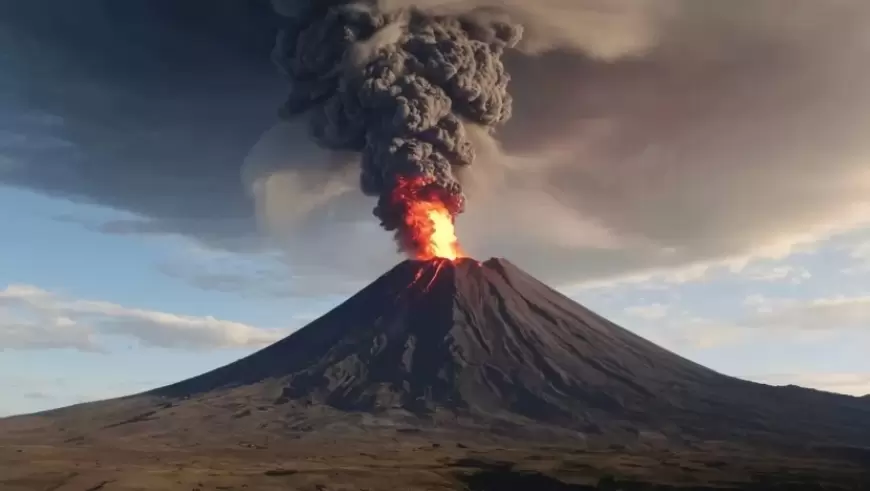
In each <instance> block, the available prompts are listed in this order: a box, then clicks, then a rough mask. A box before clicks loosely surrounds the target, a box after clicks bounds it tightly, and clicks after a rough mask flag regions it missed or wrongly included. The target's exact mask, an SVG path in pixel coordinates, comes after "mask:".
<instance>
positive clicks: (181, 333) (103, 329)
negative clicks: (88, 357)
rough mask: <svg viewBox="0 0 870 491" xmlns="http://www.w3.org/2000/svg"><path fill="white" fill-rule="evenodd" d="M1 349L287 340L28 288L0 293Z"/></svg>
mask: <svg viewBox="0 0 870 491" xmlns="http://www.w3.org/2000/svg"><path fill="white" fill-rule="evenodd" d="M0 308H2V311H0V347H3V348H6V349H49V348H71V349H77V350H82V351H100V350H102V349H104V348H103V347H102V345H101V343H100V342H99V340H100V338H101V337H103V336H107V335H122V336H129V337H132V338H134V339H136V340H137V341H138V342H139V343H141V344H143V345H146V346H153V347H161V348H174V349H186V350H212V349H221V348H235V347H259V346H264V345H267V344H269V343H272V342H274V341H276V340H278V339H280V338H281V337H283V336H285V335H286V334H287V331H286V330H284V329H263V328H259V327H255V326H251V325H248V324H244V323H240V322H234V321H229V320H221V319H216V318H214V317H211V316H189V315H179V314H172V313H167V312H160V311H154V310H145V309H137V308H131V307H125V306H122V305H118V304H114V303H110V302H104V301H98V300H85V299H75V298H67V297H64V296H62V295H58V294H56V293H52V292H49V291H46V290H43V289H40V288H38V287H35V286H31V285H9V286H7V287H6V288H5V289H3V290H0Z"/></svg>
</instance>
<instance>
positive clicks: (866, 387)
mask: <svg viewBox="0 0 870 491" xmlns="http://www.w3.org/2000/svg"><path fill="white" fill-rule="evenodd" d="M749 378H750V379H752V380H756V381H758V382H764V383H767V384H771V385H789V384H792V385H799V386H801V387H810V388H813V389H819V390H825V391H828V392H839V393H841V394H850V395H854V396H863V395H868V394H870V373H791V374H771V375H760V376H755V377H749Z"/></svg>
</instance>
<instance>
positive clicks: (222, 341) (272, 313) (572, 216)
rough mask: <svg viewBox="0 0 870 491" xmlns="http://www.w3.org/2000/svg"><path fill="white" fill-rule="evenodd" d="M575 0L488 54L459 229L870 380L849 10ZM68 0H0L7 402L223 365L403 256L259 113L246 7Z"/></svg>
mask: <svg viewBox="0 0 870 491" xmlns="http://www.w3.org/2000/svg"><path fill="white" fill-rule="evenodd" d="M556 1H557V0H547V1H546V2H542V3H541V6H542V10H541V11H540V12H534V13H535V14H538V15H537V16H534V17H533V18H534V19H535V21H534V22H543V21H544V20H546V19H548V18H549V17H548V16H547V12H548V11H547V10H546V7H548V6H551V5H555V2H556ZM265 3H266V4H267V3H268V2H265ZM594 3H595V2H592V1H591V0H590V1H588V2H587V1H586V0H584V1H582V2H578V3H577V4H576V5H578V7H576V9H577V10H572V15H576V16H577V20H581V21H586V22H588V23H589V24H590V25H594V26H596V28H595V29H594V33H593V34H594V35H593V34H588V33H587V34H583V35H580V34H577V33H575V32H573V31H571V32H568V31H566V34H565V35H564V36H562V37H560V38H558V40H554V39H544V38H541V39H535V38H534V36H535V33H536V32H550V31H551V30H543V31H542V30H540V29H539V30H537V31H536V30H535V29H530V36H532V37H531V38H530V39H531V40H532V41H539V42H538V43H537V44H536V46H537V48H536V49H544V48H542V47H541V46H551V47H552V49H553V51H546V52H543V53H540V52H537V51H535V52H532V51H529V52H528V53H525V52H523V53H518V54H515V55H514V57H513V58H511V59H510V60H508V61H509V63H508V68H509V69H511V70H512V74H514V80H513V82H512V88H511V90H512V93H513V94H514V97H515V111H514V112H515V114H514V118H513V120H512V122H511V123H509V124H508V125H507V126H506V127H505V128H504V129H503V130H502V131H501V132H500V133H497V134H496V137H495V139H490V138H488V137H486V138H480V139H479V140H477V141H476V143H477V144H478V149H479V152H478V161H477V162H475V164H474V165H473V169H474V171H473V172H472V173H471V174H470V176H469V177H468V181H467V187H468V194H469V204H468V211H467V212H466V213H465V214H464V215H462V216H461V217H460V218H459V221H458V223H457V227H458V231H459V236H460V239H461V240H462V241H463V243H464V244H465V245H466V247H467V249H468V250H469V251H470V252H471V253H472V254H473V255H474V256H475V257H478V258H485V257H489V256H504V257H507V258H508V259H510V260H511V261H512V262H514V263H515V264H517V265H518V266H520V267H521V268H524V269H526V270H528V271H529V272H531V273H532V274H534V275H535V276H536V277H538V278H539V279H541V280H543V281H545V282H547V283H549V284H552V285H554V286H555V287H556V288H557V289H559V290H560V291H561V292H563V293H564V294H566V295H568V296H570V297H571V298H573V299H575V300H577V301H578V302H580V303H582V304H584V305H586V306H587V307H590V308H592V309H593V310H595V311H597V312H599V313H600V314H602V315H604V316H605V317H608V318H610V319H611V320H613V321H615V322H617V323H618V324H620V325H622V326H624V327H626V328H628V329H630V330H632V331H634V332H636V333H638V334H640V335H642V336H644V337H646V338H648V339H650V340H652V341H654V342H656V343H658V344H660V345H662V346H664V347H666V348H668V349H670V350H672V351H674V352H676V353H678V354H680V355H682V356H685V357H687V358H690V359H692V360H694V361H697V362H699V363H701V364H703V365H706V366H708V367H710V368H713V369H715V370H718V371H720V372H723V373H726V374H729V375H735V376H740V377H744V378H748V379H751V380H755V381H760V382H765V383H771V384H799V385H803V386H807V387H814V388H818V389H822V390H829V391H834V392H841V393H846V394H852V395H863V394H868V393H870V360H868V359H867V357H866V355H865V353H866V352H867V350H868V348H870V330H868V326H870V173H868V170H867V169H870V165H867V163H866V162H865V161H866V160H867V158H868V156H870V142H868V141H866V137H865V136H864V135H866V131H867V129H868V128H870V83H868V82H870V62H868V61H867V60H870V57H868V56H867V55H868V54H870V53H867V51H868V50H870V38H868V37H867V36H866V32H870V29H866V27H868V26H870V23H868V20H870V16H868V15H866V14H867V13H868V9H867V7H866V6H862V5H861V2H855V3H850V2H849V1H843V2H840V3H839V4H837V5H839V7H836V8H835V7H828V8H829V10H826V11H825V12H824V13H825V14H826V15H818V14H819V12H818V11H816V10H813V9H816V8H820V7H814V5H815V6H818V5H821V4H819V3H813V2H809V1H808V0H807V1H804V0H800V1H799V2H797V3H798V4H800V5H801V6H803V8H790V9H789V10H788V11H783V10H781V9H780V7H782V6H783V5H785V3H783V2H780V1H779V0H767V1H766V2H761V3H760V5H763V7H750V6H748V4H741V5H742V6H741V5H738V6H736V7H733V9H734V10H733V11H732V10H727V9H720V8H713V7H712V5H713V3H710V4H709V6H710V7H709V8H708V9H706V10H704V9H695V8H694V7H688V6H687V5H688V4H686V3H684V2H681V1H679V0H674V1H673V2H658V3H655V4H653V3H646V2H628V3H625V4H623V3H621V2H615V3H614V4H613V5H617V6H619V7H618V8H615V9H614V10H613V11H612V12H609V13H607V14H606V15H605V14H603V13H602V12H601V11H600V10H596V9H594V8H592V7H594V5H593V4H594ZM786 3H787V2H786ZM505 4H506V5H511V2H505ZM662 4H666V5H668V6H669V7H671V8H670V10H667V12H663V11H660V10H658V9H659V7H658V6H659V5H662ZM65 5H68V4H65V3H64V2H60V1H59V0H38V1H35V2H33V3H32V4H31V3H28V4H27V5H23V3H19V4H12V3H11V2H10V3H8V4H5V3H4V4H2V5H0V43H3V44H4V45H5V46H13V47H14V48H15V49H11V50H5V51H4V52H3V53H0V227H2V238H3V240H2V241H0V389H2V390H3V393H4V397H3V399H2V400H0V415H9V414H18V413H26V412H32V411H38V410H42V409H47V408H52V407H59V406H63V405H68V404H73V403H77V402H82V401H88V400H95V399H102V398H108V397H114V396H119V395H125V394H130V393H135V392H138V391H142V390H146V389H149V388H155V387H158V386H161V385H163V384H167V383H171V382H175V381H177V380H180V379H183V378H186V377H189V376H193V375H196V374H199V373H202V372H204V371H207V370H210V369H212V368H216V367H218V366H221V365H223V364H226V363H228V362H231V361H233V360H235V359H238V358H240V357H242V356H245V355H247V354H249V353H252V352H253V351H255V350H257V349H259V348H261V347H263V346H266V345H268V344H269V343H271V342H274V341H276V340H278V339H281V338H282V337H284V336H286V335H288V334H290V333H292V332H293V330H295V329H297V328H299V327H301V326H303V325H305V324H306V323H307V322H308V321H310V320H312V319H314V318H316V317H317V316H319V315H321V314H323V313H325V312H326V311H328V310H329V309H330V308H332V307H334V306H335V305H337V304H338V303H340V302H341V301H342V300H344V299H346V298H347V297H348V296H349V295H351V294H352V293H353V292H355V291H356V290H357V289H359V288H360V287H362V286H363V285H365V284H367V283H368V282H370V281H372V280H374V279H375V278H376V277H377V276H378V275H380V274H381V273H383V272H385V271H386V270H387V269H388V268H389V267H390V266H391V265H392V264H395V263H396V262H398V261H400V260H401V259H402V258H401V257H400V256H399V255H398V254H397V253H395V252H394V251H395V247H394V245H393V244H392V243H391V240H390V237H389V234H388V233H386V232H384V231H382V230H380V228H379V227H378V223H377V221H376V220H375V219H374V218H373V217H372V216H371V214H370V210H371V208H372V206H373V203H372V199H371V198H368V197H364V196H362V195H361V193H359V191H358V190H357V189H356V184H355V182H356V180H357V179H358V177H357V173H355V171H354V170H355V167H353V166H354V165H355V164H354V162H353V159H352V157H351V158H349V159H348V158H347V156H345V155H342V156H339V157H340V158H336V156H335V155H331V154H329V153H327V152H325V151H324V150H322V149H320V148H318V147H317V146H316V145H314V144H313V143H311V141H310V140H309V139H308V138H306V137H305V135H304V134H303V133H302V132H301V131H300V125H299V122H294V121H290V122H286V121H285V122H279V121H278V119H277V117H276V113H277V107H278V106H279V105H280V104H281V102H282V98H283V97H285V96H286V90H285V86H284V81H283V80H281V78H280V77H279V76H278V75H277V72H276V71H275V69H274V67H273V66H271V64H270V63H269V50H270V49H271V43H272V39H273V38H274V32H272V31H270V29H271V28H272V26H273V20H272V17H271V9H270V8H269V7H268V5H265V6H263V4H262V3H258V2H251V5H259V7H256V8H255V7H250V8H245V9H242V10H243V11H236V10H233V9H241V8H242V7H239V5H242V4H241V3H234V2H211V3H208V2H201V1H199V0H185V1H184V2H179V3H174V4H173V3H172V2H161V1H153V0H152V1H151V2H150V4H149V3H148V2H146V1H144V0H136V1H131V2H129V4H128V6H127V7H125V8H121V9H111V8H108V7H107V3H106V2H105V1H103V0H84V1H82V2H81V3H80V4H77V6H76V9H75V12H74V13H73V14H74V15H73V14H71V13H70V12H69V11H67V10H65V9H68V8H70V7H68V6H65ZM148 5H152V6H148ZM153 5H156V7H154V6H153ZM172 5H175V6H172ZM177 5H181V7H178V6H177ZM206 5H208V7H206ZM587 5H588V6H589V9H588V11H586V10H584V9H585V8H586V6H587ZM651 5H656V7H655V8H653V7H651ZM789 5H791V6H794V5H795V3H790V4H789ZM826 5H833V4H826ZM752 9H757V10H752ZM45 12H49V14H45ZM191 12H194V13H197V14H199V15H197V16H193V17H192V16H191V15H189V14H190V13H191ZM46 15H48V17H46ZM601 15H605V17H603V18H599V17H598V16H601ZM46 18H49V19H52V20H53V22H46V21H45V19H46ZM191 19H195V20H191ZM46 25H50V28H47V27H46ZM572 25H575V26H576V25H577V24H576V23H573V24H572ZM584 25H585V24H584ZM533 27H540V26H539V25H538V24H533ZM557 27H558V26H557ZM584 32H585V31H584ZM264 33H266V34H264ZM689 41H691V42H689ZM560 43H561V44H560ZM532 44H535V43H532ZM543 89H546V90H543ZM329 162H333V163H334V162H339V163H338V164H336V165H332V166H330V165H327V164H328V163H329Z"/></svg>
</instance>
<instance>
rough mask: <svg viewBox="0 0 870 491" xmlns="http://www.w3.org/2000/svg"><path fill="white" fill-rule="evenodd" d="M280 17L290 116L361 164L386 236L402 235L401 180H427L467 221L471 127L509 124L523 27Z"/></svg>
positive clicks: (298, 4) (310, 13)
mask: <svg viewBox="0 0 870 491" xmlns="http://www.w3.org/2000/svg"><path fill="white" fill-rule="evenodd" d="M281 7H282V8H279V9H278V10H279V12H280V13H282V14H283V15H285V16H286V25H285V26H284V28H283V29H282V30H281V33H280V35H279V37H278V42H277V44H276V47H275V50H274V53H273V59H274V61H275V62H276V64H277V65H278V66H279V67H280V68H281V71H282V72H283V73H284V74H285V75H286V76H287V78H288V79H289V81H290V95H289V97H288V100H287V102H286V103H285V104H284V106H283V111H282V113H283V115H284V116H285V117H288V118H290V117H297V116H304V117H306V118H307V121H308V123H309V132H310V136H311V137H312V138H313V139H314V140H315V141H316V142H318V144H320V145H322V146H324V147H326V148H329V149H334V150H342V151H354V152H359V153H360V164H361V175H360V187H361V190H362V191H363V193H365V194H367V195H371V196H378V197H379V200H378V206H377V207H376V208H375V210H374V213H375V215H376V216H377V217H378V218H380V220H381V222H382V225H383V226H384V228H386V229H387V230H396V229H399V228H401V224H402V223H403V222H402V217H401V210H397V209H396V205H395V203H394V200H391V199H390V194H391V192H392V190H393V189H395V187H396V186H397V185H398V184H399V182H400V181H401V180H409V179H422V180H424V181H425V182H426V183H428V186H429V188H430V191H431V190H433V189H434V190H435V192H437V194H439V196H440V199H441V200H442V201H443V202H444V203H445V204H446V205H447V207H448V209H449V210H450V211H451V212H452V213H453V214H454V215H455V214H458V213H461V212H462V211H463V209H464V201H465V200H464V195H463V191H462V185H461V184H460V182H459V180H458V179H457V175H456V170H457V169H459V168H462V167H466V166H469V165H471V164H472V162H473V161H474V158H475V151H474V148H473V145H472V143H471V141H470V139H469V136H468V132H467V129H466V126H467V125H468V124H475V125H479V126H482V127H485V128H490V129H491V128H494V127H495V126H497V125H499V124H500V123H503V122H505V121H507V120H508V118H510V115H511V104H512V99H511V96H510V94H509V93H508V90H507V86H508V82H509V80H510V77H509V75H508V73H507V72H506V70H505V67H504V64H503V63H502V55H503V53H504V51H505V49H507V48H510V47H513V46H515V45H516V44H517V43H518V42H519V40H520V37H521V35H522V28H521V26H520V25H518V24H515V23H511V22H509V21H507V20H506V19H505V18H504V17H501V16H498V15H494V14H492V13H488V12H486V11H471V12H466V13H462V14H458V15H449V14H439V15H436V14H433V13H430V12H428V11H425V10H423V9H420V8H416V7H402V8H399V9H390V10H387V9H385V8H382V7H381V6H379V5H377V4H375V3H366V2H336V1H333V2H316V1H311V0H308V1H305V0H298V1H294V2H292V3H289V4H282V5H281Z"/></svg>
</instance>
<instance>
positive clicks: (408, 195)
mask: <svg viewBox="0 0 870 491" xmlns="http://www.w3.org/2000/svg"><path fill="white" fill-rule="evenodd" d="M439 194H440V193H439V192H438V188H435V187H431V186H430V185H429V184H428V183H427V182H426V181H425V180H423V179H411V180H405V181H401V182H400V183H399V186H398V187H397V188H396V190H395V192H394V193H393V199H394V200H397V201H399V202H401V203H402V209H403V213H402V221H403V222H404V224H405V227H404V228H403V230H402V231H400V235H401V236H403V237H402V239H401V242H402V243H403V246H404V248H405V250H406V251H407V252H408V254H409V255H411V256H412V257H414V258H415V259H420V260H424V261H428V260H431V259H435V258H443V259H449V260H451V261H453V260H456V259H459V258H462V257H465V254H464V253H463V252H462V248H461V247H460V246H459V239H457V237H456V229H455V227H454V217H453V215H452V214H451V213H450V210H449V209H448V207H447V205H446V204H445V202H444V201H443V200H442V199H441V198H440V196H439Z"/></svg>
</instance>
